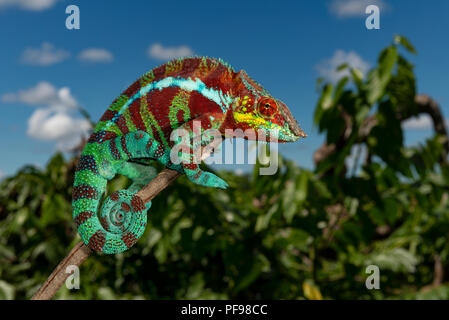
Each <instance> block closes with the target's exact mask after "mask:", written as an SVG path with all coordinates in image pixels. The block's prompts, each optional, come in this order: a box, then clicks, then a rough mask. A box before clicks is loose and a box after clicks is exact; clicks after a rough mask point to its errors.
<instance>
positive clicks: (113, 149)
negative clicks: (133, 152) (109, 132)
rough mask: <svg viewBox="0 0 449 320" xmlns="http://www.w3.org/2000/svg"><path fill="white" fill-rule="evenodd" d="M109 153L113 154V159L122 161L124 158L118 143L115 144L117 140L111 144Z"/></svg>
mask: <svg viewBox="0 0 449 320" xmlns="http://www.w3.org/2000/svg"><path fill="white" fill-rule="evenodd" d="M109 151H110V152H111V156H112V159H114V160H120V159H121V158H122V157H121V155H120V152H119V151H118V148H117V143H116V142H115V140H111V142H109Z"/></svg>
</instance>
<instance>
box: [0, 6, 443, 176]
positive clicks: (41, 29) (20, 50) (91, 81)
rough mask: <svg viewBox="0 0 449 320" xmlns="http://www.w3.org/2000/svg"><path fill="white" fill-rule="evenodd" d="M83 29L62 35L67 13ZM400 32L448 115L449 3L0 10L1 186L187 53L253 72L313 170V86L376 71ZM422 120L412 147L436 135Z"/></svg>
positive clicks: (295, 150) (290, 150) (412, 134)
mask: <svg viewBox="0 0 449 320" xmlns="http://www.w3.org/2000/svg"><path fill="white" fill-rule="evenodd" d="M71 4H75V5H78V6H79V9H80V16H81V20H80V22H81V23H80V29H79V30H68V29H67V28H66V27H65V19H66V17H67V14H66V13H65V9H66V7H67V6H68V5H71ZM368 4H378V5H379V7H380V9H381V12H380V27H381V28H380V30H367V29H366V27H365V18H366V16H367V15H366V14H364V12H363V11H364V10H363V8H364V7H366V5H368ZM395 33H399V34H401V35H404V36H406V37H408V38H409V39H410V41H411V42H412V43H413V44H414V46H415V47H416V48H417V50H418V55H417V56H410V55H408V57H409V58H410V59H411V61H412V62H413V63H414V64H415V65H416V75H417V78H418V92H419V93H426V94H429V95H431V96H432V97H433V98H435V99H436V100H437V101H438V102H439V103H440V104H441V106H442V108H443V112H444V114H445V115H446V116H448V115H449V90H448V89H449V81H448V80H449V58H448V55H449V41H448V40H447V39H448V35H449V2H448V1H445V0H434V1H432V2H431V3H429V2H428V1H406V0H396V1H393V0H383V1H367V0H359V1H357V0H325V1H283V0H277V1H230V0H227V1H222V2H217V1H210V0H209V1H203V0H200V1H167V2H165V3H164V2H163V1H158V2H156V1H144V0H128V1H100V0H97V1H70V0H69V1H63V0H60V1H58V0H0V39H1V43H2V50H0V70H1V72H2V75H3V76H2V77H0V110H1V112H2V116H1V117H0V146H1V147H2V149H1V150H2V152H1V154H2V156H1V157H0V175H5V174H6V175H7V174H12V173H14V172H15V171H16V170H17V169H18V168H20V167H21V166H23V165H25V164H36V165H40V166H42V165H44V164H45V163H46V161H47V160H48V158H49V157H50V156H51V155H52V154H53V153H54V151H55V150H56V149H57V148H66V147H67V146H69V145H71V144H73V143H75V142H76V139H77V137H78V136H79V133H80V132H81V131H83V130H84V129H85V125H86V124H85V122H84V120H83V119H82V118H81V117H80V116H79V114H77V113H76V112H75V111H74V107H76V106H77V105H80V106H82V107H83V108H85V109H86V110H87V111H88V112H89V113H90V114H91V116H92V118H93V119H94V120H97V119H98V118H99V117H100V116H101V115H102V113H103V112H104V111H105V109H106V108H107V107H108V105H109V104H110V103H111V102H112V100H113V99H114V98H115V97H116V96H117V95H118V94H119V93H120V92H121V91H122V90H124V89H126V87H127V86H129V85H130V84H131V83H132V82H133V81H134V80H135V79H137V78H138V77H139V76H140V75H142V74H143V73H145V72H146V71H148V70H149V69H151V68H154V67H155V66H157V65H160V64H161V63H163V62H165V61H166V59H168V58H170V57H173V56H176V55H182V54H189V53H193V54H197V55H208V56H212V57H221V58H222V59H223V60H225V61H227V62H229V63H230V64H231V65H232V66H233V67H234V68H235V69H237V70H239V69H245V70H246V71H247V72H248V74H249V75H250V76H251V77H253V78H254V79H256V80H257V81H258V82H260V83H262V84H263V86H264V87H265V88H266V89H268V90H269V91H270V92H271V94H272V95H274V96H275V97H278V98H279V99H281V100H283V101H284V102H285V103H286V104H287V105H288V106H289V107H290V108H291V110H292V112H293V114H294V116H295V117H296V118H297V120H298V122H299V123H300V124H301V126H302V127H303V129H304V130H305V131H306V132H307V133H308V134H309V137H308V138H307V139H304V140H302V141H301V142H298V143H295V144H286V145H282V146H281V148H280V150H281V152H282V153H283V154H284V155H285V156H287V157H288V158H291V159H295V160H296V161H297V162H298V163H299V164H301V165H303V166H305V167H308V168H311V167H313V163H312V155H313V152H314V150H316V149H317V148H318V147H319V146H320V145H321V143H322V141H323V137H322V136H319V135H318V133H317V130H316V129H315V128H313V125H312V117H313V111H314V108H315V104H316V101H317V97H318V94H317V92H316V90H315V85H316V79H317V78H318V77H319V76H320V75H322V76H326V77H328V78H330V79H331V78H332V77H334V76H335V75H334V74H333V73H332V69H331V68H332V67H334V66H335V64H337V63H339V62H340V61H341V60H342V59H343V60H345V59H346V60H348V61H349V62H350V63H353V64H355V65H356V66H358V67H360V68H362V69H363V68H366V69H367V68H369V66H373V65H374V64H375V61H376V58H377V55H378V53H379V51H380V50H381V49H382V48H383V47H385V46H386V45H388V44H389V43H390V42H391V41H392V38H393V35H394V34H395ZM430 132H431V131H430V130H429V129H428V128H427V125H426V121H425V119H421V120H420V121H419V122H417V123H416V122H415V123H414V128H409V129H407V134H406V138H407V142H408V143H416V142H418V141H422V140H423V139H424V138H425V137H426V136H427V135H429V134H430Z"/></svg>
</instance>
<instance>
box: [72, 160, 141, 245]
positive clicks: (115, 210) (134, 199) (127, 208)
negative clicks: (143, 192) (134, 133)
mask: <svg viewBox="0 0 449 320" xmlns="http://www.w3.org/2000/svg"><path fill="white" fill-rule="evenodd" d="M96 160H97V159H95V156H94V155H86V154H83V155H82V156H81V158H80V162H79V164H78V169H77V171H76V173H75V182H74V187H73V188H74V189H73V199H72V206H73V219H74V221H75V223H76V225H77V228H78V232H79V234H80V236H81V239H82V240H83V241H84V243H85V244H86V245H87V246H88V247H89V248H91V249H92V250H95V251H101V252H103V253H107V254H114V253H119V252H123V251H125V250H127V249H128V248H129V247H131V246H132V245H134V244H135V243H136V242H137V240H138V239H139V238H140V237H141V236H142V235H143V233H144V231H145V227H146V224H147V215H146V211H147V210H148V209H149V206H150V205H148V204H147V205H146V206H145V203H144V202H143V201H142V199H141V198H140V197H138V196H137V195H136V194H135V193H133V192H130V191H128V190H119V191H116V192H114V193H112V194H111V195H110V196H109V197H108V198H107V199H106V200H105V201H104V203H103V205H102V207H101V210H100V217H98V215H97V212H98V209H99V207H100V201H101V198H102V196H103V194H104V193H105V192H106V186H107V182H108V180H107V179H105V178H104V177H103V176H102V175H100V173H99V172H98V171H99V170H98V167H97V161H96Z"/></svg>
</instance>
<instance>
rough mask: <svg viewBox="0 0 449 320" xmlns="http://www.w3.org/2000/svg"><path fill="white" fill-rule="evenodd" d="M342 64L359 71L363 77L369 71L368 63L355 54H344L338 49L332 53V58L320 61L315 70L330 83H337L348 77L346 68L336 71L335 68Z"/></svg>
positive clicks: (352, 52) (351, 52)
mask: <svg viewBox="0 0 449 320" xmlns="http://www.w3.org/2000/svg"><path fill="white" fill-rule="evenodd" d="M344 63H347V64H348V66H349V67H351V68H355V69H358V70H360V71H361V72H362V74H363V75H365V74H366V72H367V71H368V69H369V64H368V62H366V61H365V60H363V59H362V58H361V57H360V56H359V55H358V54H357V53H356V52H354V51H349V52H345V51H343V50H340V49H339V50H336V51H335V52H334V55H333V56H332V58H330V59H326V60H323V61H321V62H320V63H319V64H318V65H317V70H318V73H319V75H320V76H321V77H324V78H326V79H327V80H329V81H332V82H337V81H338V80H340V79H341V78H342V77H344V76H349V70H348V69H347V68H346V69H344V70H340V71H337V70H336V69H337V67H339V66H340V65H342V64H344Z"/></svg>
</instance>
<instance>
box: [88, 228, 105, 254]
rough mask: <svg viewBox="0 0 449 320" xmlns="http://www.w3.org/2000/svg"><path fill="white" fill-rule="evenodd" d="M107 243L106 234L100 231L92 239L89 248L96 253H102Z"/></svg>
mask: <svg viewBox="0 0 449 320" xmlns="http://www.w3.org/2000/svg"><path fill="white" fill-rule="evenodd" d="M105 242H106V233H104V232H103V231H101V230H98V231H97V232H96V233H95V234H94V235H93V236H92V237H90V239H89V243H88V246H89V248H91V249H93V250H95V251H101V250H102V249H103V246H104V243H105Z"/></svg>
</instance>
